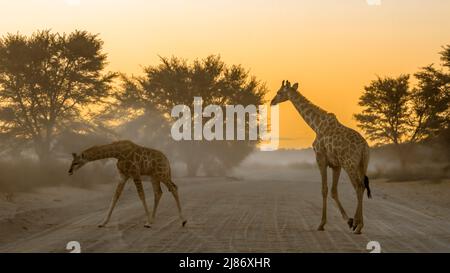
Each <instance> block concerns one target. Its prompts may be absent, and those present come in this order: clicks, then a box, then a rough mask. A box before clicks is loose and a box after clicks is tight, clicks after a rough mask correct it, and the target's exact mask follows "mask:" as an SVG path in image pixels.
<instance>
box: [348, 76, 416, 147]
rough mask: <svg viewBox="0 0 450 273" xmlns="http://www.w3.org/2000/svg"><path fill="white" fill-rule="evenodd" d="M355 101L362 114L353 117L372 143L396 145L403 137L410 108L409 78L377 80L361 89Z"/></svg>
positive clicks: (406, 128)
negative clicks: (357, 102)
mask: <svg viewBox="0 0 450 273" xmlns="http://www.w3.org/2000/svg"><path fill="white" fill-rule="evenodd" d="M364 90H365V92H364V94H363V95H362V96H361V97H360V99H359V105H360V106H363V107H364V109H363V111H362V113H360V114H356V115H355V118H356V120H357V121H358V127H360V128H361V129H362V130H364V132H365V133H366V134H367V136H368V138H369V139H370V140H372V141H374V142H375V143H376V144H386V143H394V144H399V143H401V142H403V141H404V140H405V139H406V138H407V134H408V122H409V116H410V109H409V108H408V101H409V99H410V96H411V92H410V90H409V75H401V76H399V77H398V78H389V77H386V78H380V77H378V79H376V80H374V81H372V82H371V83H370V84H369V85H368V86H366V87H364Z"/></svg>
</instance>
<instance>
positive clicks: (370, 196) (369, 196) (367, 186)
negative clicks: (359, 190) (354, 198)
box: [364, 175, 372, 198]
mask: <svg viewBox="0 0 450 273" xmlns="http://www.w3.org/2000/svg"><path fill="white" fill-rule="evenodd" d="M364 187H366V189H367V197H368V198H372V193H371V192H370V187H369V178H368V177H367V175H365V176H364Z"/></svg>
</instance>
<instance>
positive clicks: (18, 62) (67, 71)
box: [0, 31, 115, 159]
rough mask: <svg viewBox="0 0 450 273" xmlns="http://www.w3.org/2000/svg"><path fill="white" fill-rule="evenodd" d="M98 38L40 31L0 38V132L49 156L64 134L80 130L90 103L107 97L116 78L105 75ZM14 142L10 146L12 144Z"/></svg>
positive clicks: (77, 33) (88, 35)
mask: <svg viewBox="0 0 450 273" xmlns="http://www.w3.org/2000/svg"><path fill="white" fill-rule="evenodd" d="M102 46H103V42H102V41H101V40H100V39H99V38H98V36H97V35H93V34H90V33H88V32H85V31H74V32H72V33H70V34H58V33H52V32H50V31H38V32H36V33H34V34H33V35H31V36H29V37H27V36H23V35H20V34H8V35H6V36H4V37H2V38H1V39H0V99H1V104H0V133H1V136H2V137H3V138H5V139H6V138H8V139H9V140H10V141H12V142H14V143H16V144H26V143H30V144H32V145H33V147H34V150H35V151H36V153H37V155H38V156H39V157H40V158H41V159H43V158H46V157H47V156H48V155H49V153H50V152H51V150H52V145H53V142H54V140H55V138H56V137H57V136H58V134H59V133H60V132H61V131H63V130H82V127H83V124H85V123H86V118H87V117H88V116H89V108H88V107H86V106H88V105H90V104H94V103H95V104H98V103H101V102H102V101H103V100H104V98H106V97H107V96H108V95H109V91H108V90H109V88H110V83H111V81H112V80H113V78H114V76H115V74H113V73H102V72H103V70H104V68H105V65H106V58H107V57H106V54H104V53H102ZM10 143H11V142H9V144H8V145H11V144H10Z"/></svg>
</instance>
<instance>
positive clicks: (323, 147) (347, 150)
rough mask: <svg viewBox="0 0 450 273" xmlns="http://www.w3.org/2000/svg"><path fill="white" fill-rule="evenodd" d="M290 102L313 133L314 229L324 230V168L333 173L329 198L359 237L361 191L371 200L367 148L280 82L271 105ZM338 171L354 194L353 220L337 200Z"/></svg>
mask: <svg viewBox="0 0 450 273" xmlns="http://www.w3.org/2000/svg"><path fill="white" fill-rule="evenodd" d="M287 100H290V101H291V102H292V104H293V105H294V107H295V108H296V109H297V111H298V112H299V114H300V115H301V116H302V117H303V119H304V120H305V121H306V123H307V124H308V125H309V127H311V129H313V131H314V132H315V133H316V139H315V140H314V143H313V148H314V152H315V154H316V161H317V165H318V166H319V169H320V174H321V176H322V200H323V205H322V220H321V222H320V225H319V227H318V230H324V226H325V224H326V222H327V194H328V185H327V167H330V168H331V169H332V170H333V184H332V187H331V197H332V198H333V199H334V200H335V201H336V205H337V206H338V208H339V211H340V212H341V214H342V217H343V218H344V220H345V221H347V223H348V225H349V227H350V228H352V229H353V230H354V232H355V234H360V233H361V229H362V228H363V226H364V223H363V208H362V205H363V204H362V201H363V196H364V190H365V189H367V196H368V197H369V198H371V192H370V188H369V178H368V177H367V176H366V172H367V166H368V164H369V145H368V144H367V142H366V140H365V139H364V138H363V137H362V136H361V135H360V134H359V133H358V132H356V131H355V130H353V129H351V128H348V127H346V126H344V125H342V124H341V123H340V122H339V121H338V120H337V119H336V116H335V115H334V114H332V113H328V112H327V111H325V110H323V109H321V108H320V107H318V106H316V105H314V104H313V103H311V102H310V101H309V100H308V99H307V98H305V97H304V96H303V95H302V94H300V93H299V92H298V83H296V84H294V85H293V86H291V83H290V82H289V81H286V82H285V81H283V83H282V85H281V88H280V89H279V90H278V92H277V94H276V96H275V97H274V98H273V100H272V102H271V105H276V104H278V103H282V102H284V101H287ZM341 169H344V170H345V171H346V172H347V174H348V176H349V178H350V181H351V183H352V185H353V187H354V189H355V191H356V197H357V200H358V205H357V209H356V212H355V216H354V218H348V216H347V214H346V213H345V210H344V208H343V207H342V205H341V202H340V201H339V197H338V192H337V186H338V181H339V176H340V173H341Z"/></svg>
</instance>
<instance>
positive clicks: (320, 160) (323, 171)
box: [316, 153, 328, 231]
mask: <svg viewBox="0 0 450 273" xmlns="http://www.w3.org/2000/svg"><path fill="white" fill-rule="evenodd" d="M316 160H317V165H318V166H319V170H320V176H321V177H322V220H321V222H320V225H319V227H318V228H317V230H321V231H322V230H325V228H324V227H325V224H326V223H327V195H328V185H327V160H326V157H325V156H324V155H323V154H321V153H316Z"/></svg>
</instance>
